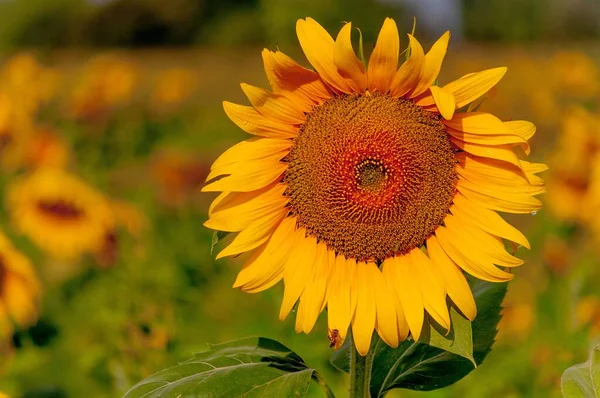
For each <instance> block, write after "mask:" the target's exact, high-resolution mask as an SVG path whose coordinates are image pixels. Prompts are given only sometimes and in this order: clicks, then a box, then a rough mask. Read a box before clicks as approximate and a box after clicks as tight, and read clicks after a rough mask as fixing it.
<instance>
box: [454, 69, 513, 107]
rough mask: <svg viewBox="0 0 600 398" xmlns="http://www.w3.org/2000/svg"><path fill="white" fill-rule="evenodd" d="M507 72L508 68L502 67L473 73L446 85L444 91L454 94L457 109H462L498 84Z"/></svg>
mask: <svg viewBox="0 0 600 398" xmlns="http://www.w3.org/2000/svg"><path fill="white" fill-rule="evenodd" d="M506 70H507V68H506V67H501V68H494V69H488V70H484V71H481V72H478V73H472V74H470V75H467V76H463V77H461V78H460V79H458V80H455V81H453V82H451V83H448V84H446V85H445V86H444V89H445V90H447V91H449V92H451V93H453V94H454V98H456V107H457V108H462V107H463V106H465V105H467V104H470V103H471V102H473V101H475V100H476V99H477V98H479V97H481V96H482V95H483V94H485V93H487V92H488V91H489V90H490V89H491V88H492V87H494V86H495V85H496V84H498V82H499V81H500V79H502V77H504V75H505V74H506Z"/></svg>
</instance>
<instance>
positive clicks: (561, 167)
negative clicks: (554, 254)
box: [547, 106, 600, 222]
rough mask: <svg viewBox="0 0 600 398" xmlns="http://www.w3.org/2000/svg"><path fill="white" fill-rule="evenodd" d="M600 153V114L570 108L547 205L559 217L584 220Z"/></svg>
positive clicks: (553, 161) (555, 158) (553, 166)
mask: <svg viewBox="0 0 600 398" xmlns="http://www.w3.org/2000/svg"><path fill="white" fill-rule="evenodd" d="M598 153H600V116H598V115H595V114H592V113H590V112H589V111H587V110H586V109H585V108H583V107H579V106H576V107H572V108H570V109H568V110H567V111H566V113H565V115H564V117H563V120H562V126H561V131H560V135H559V139H558V142H557V146H556V148H555V151H554V154H553V156H552V158H551V171H552V174H551V176H550V178H549V179H548V184H547V186H548V204H549V206H550V209H551V210H552V211H553V212H554V214H555V215H556V217H558V218H559V219H561V220H565V221H571V222H576V221H581V218H582V211H584V210H585V209H584V206H582V202H583V201H585V198H586V195H587V194H588V190H589V185H590V182H591V181H590V176H591V172H592V168H593V162H594V159H595V158H596V157H597V155H598Z"/></svg>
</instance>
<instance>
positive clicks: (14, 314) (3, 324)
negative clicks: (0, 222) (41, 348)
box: [0, 231, 41, 341]
mask: <svg viewBox="0 0 600 398" xmlns="http://www.w3.org/2000/svg"><path fill="white" fill-rule="evenodd" d="M40 295H41V286H40V283H39V281H38V279H37V276H36V274H35V271H34V269H33V267H32V265H31V263H30V262H29V259H28V258H27V257H25V256H24V255H23V254H21V253H20V252H18V251H17V250H15V249H14V248H13V247H12V245H11V243H10V241H9V240H8V239H7V238H6V237H5V236H4V234H3V233H2V232H1V231H0V341H5V340H6V339H10V338H11V336H12V333H13V331H14V325H17V326H18V327H21V328H25V327H28V326H31V325H32V324H33V323H34V322H35V321H36V319H37V316H38V304H39V303H38V301H39V299H40Z"/></svg>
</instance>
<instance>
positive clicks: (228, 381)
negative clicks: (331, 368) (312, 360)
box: [124, 337, 319, 398]
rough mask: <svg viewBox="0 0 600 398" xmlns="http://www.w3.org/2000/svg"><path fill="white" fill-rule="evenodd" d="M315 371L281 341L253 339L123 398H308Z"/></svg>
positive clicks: (213, 348)
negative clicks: (271, 397)
mask: <svg viewBox="0 0 600 398" xmlns="http://www.w3.org/2000/svg"><path fill="white" fill-rule="evenodd" d="M311 379H314V380H315V381H319V380H318V379H319V378H318V377H317V375H316V371H315V370H314V369H311V368H309V367H308V366H306V364H305V363H304V361H303V360H302V358H300V357H299V356H298V355H297V354H295V353H294V352H293V351H291V350H290V349H289V348H287V347H285V346H284V345H282V344H281V343H279V342H277V341H275V340H271V339H268V338H264V337H251V338H246V339H241V340H236V341H231V342H228V343H223V344H215V345H210V350H209V351H206V352H202V353H199V354H196V355H194V358H192V359H190V360H187V361H185V362H182V363H180V364H179V365H176V366H173V367H171V368H167V369H164V370H162V371H160V372H158V373H156V374H154V375H152V376H150V377H148V378H147V379H145V380H142V381H141V382H139V383H138V384H136V385H135V386H133V387H132V388H131V389H130V390H129V391H128V392H127V393H126V394H125V396H124V398H138V397H139V398H141V397H144V398H153V397H161V398H170V397H173V398H176V397H207V396H210V397H214V398H217V397H223V398H234V397H245V398H250V397H263V396H269V397H270V396H273V397H304V396H305V395H306V392H307V390H308V387H309V385H310V382H311Z"/></svg>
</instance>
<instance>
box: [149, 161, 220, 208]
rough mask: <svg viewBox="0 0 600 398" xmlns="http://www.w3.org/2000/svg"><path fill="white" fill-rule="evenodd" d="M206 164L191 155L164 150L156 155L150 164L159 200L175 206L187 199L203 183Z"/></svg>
mask: <svg viewBox="0 0 600 398" xmlns="http://www.w3.org/2000/svg"><path fill="white" fill-rule="evenodd" d="M208 171H209V165H208V163H207V162H206V161H205V160H203V159H201V158H199V157H197V155H194V154H193V153H189V152H184V151H178V150H165V151H161V152H159V153H157V154H156V155H155V156H154V159H153V160H152V161H151V164H150V173H151V175H152V176H153V178H154V180H155V182H156V185H157V188H158V191H159V197H160V200H161V201H162V202H163V203H164V204H167V205H171V206H177V205H180V204H182V203H183V202H184V201H185V200H187V199H189V198H190V197H191V196H192V195H193V194H194V193H196V192H197V191H198V188H199V187H200V186H201V185H202V184H203V183H204V180H205V179H206V176H207V175H208Z"/></svg>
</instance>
